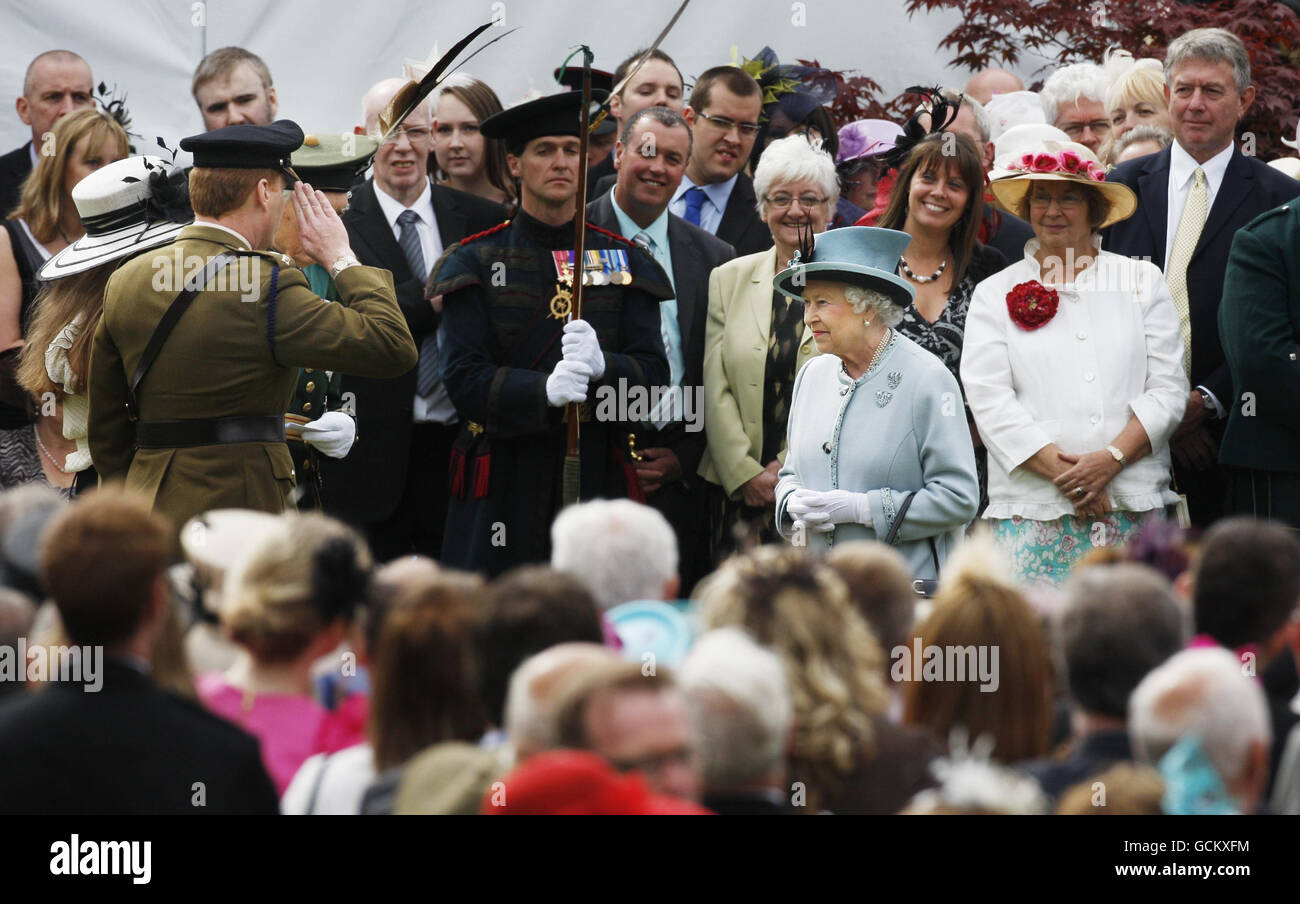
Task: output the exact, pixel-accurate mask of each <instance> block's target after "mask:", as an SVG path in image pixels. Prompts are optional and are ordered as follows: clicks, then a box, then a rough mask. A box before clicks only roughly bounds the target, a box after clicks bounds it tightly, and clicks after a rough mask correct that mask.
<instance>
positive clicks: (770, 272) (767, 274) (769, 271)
mask: <svg viewBox="0 0 1300 904" xmlns="http://www.w3.org/2000/svg"><path fill="white" fill-rule="evenodd" d="M756 261H757V262H756V263H755V264H754V269H753V270H751V271H750V272H749V291H750V292H751V293H753V295H754V303H753V304H752V305H750V310H752V311H753V313H754V322H755V323H756V324H757V325H758V332H759V335H760V336H761V337H762V340H763V348H764V349H766V348H767V343H768V342H769V341H770V340H771V338H772V277H774V276H775V275H776V271H775V270H774V269H773V268H774V267H775V266H776V251H775V249H773V250H772V251H765V252H763V253H762V254H761V255H758V256H757V258H756ZM764 286H765V287H766V288H767V291H766V292H763V287H764ZM760 296H761V297H760Z"/></svg>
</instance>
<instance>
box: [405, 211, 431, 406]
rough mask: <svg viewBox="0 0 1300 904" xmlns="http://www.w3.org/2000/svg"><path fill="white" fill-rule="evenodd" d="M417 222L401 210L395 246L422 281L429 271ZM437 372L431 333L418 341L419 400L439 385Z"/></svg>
mask: <svg viewBox="0 0 1300 904" xmlns="http://www.w3.org/2000/svg"><path fill="white" fill-rule="evenodd" d="M419 221H420V215H419V214H418V213H416V212H415V211H414V210H403V211H402V212H401V213H399V214H398V215H397V225H398V226H400V227H401V230H402V231H401V233H400V234H399V235H398V237H397V244H399V245H401V246H402V253H403V254H405V255H406V263H407V265H408V266H409V267H410V268H411V275H412V276H414V277H415V278H416V279H418V280H420V282H424V280H425V279H426V278H427V277H428V275H429V271H428V270H427V269H426V267H425V263H424V249H423V248H422V247H421V246H420V231H419V230H418V229H416V228H415V224H416V223H418V222H419ZM438 371H439V367H438V334H437V333H436V332H433V333H430V334H429V335H427V336H425V337H424V339H423V340H421V342H420V360H419V363H417V364H416V373H415V391H416V393H417V394H418V395H419V396H420V397H421V398H424V397H425V396H428V395H429V394H430V393H431V392H433V388H434V387H435V386H437V385H438V377H439V372H438Z"/></svg>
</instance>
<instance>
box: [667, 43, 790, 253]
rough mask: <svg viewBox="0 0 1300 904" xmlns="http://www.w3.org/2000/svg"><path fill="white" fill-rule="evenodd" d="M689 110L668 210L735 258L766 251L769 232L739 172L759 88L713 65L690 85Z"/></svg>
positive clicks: (749, 182)
mask: <svg viewBox="0 0 1300 904" xmlns="http://www.w3.org/2000/svg"><path fill="white" fill-rule="evenodd" d="M691 109H692V110H693V111H694V117H695V119H694V123H693V127H694V144H693V145H692V148H691V159H690V162H689V163H687V164H686V174H685V176H684V177H683V178H682V182H681V185H679V186H678V187H677V191H676V192H675V193H674V194H673V199H672V203H671V204H669V206H668V209H669V210H670V211H672V212H673V213H674V214H676V215H677V216H679V217H681V218H683V219H684V220H686V222H688V223H690V224H692V225H694V226H699V227H700V228H701V229H703V230H704V231H705V232H711V233H713V234H714V235H716V236H717V237H718V238H720V239H722V240H723V241H724V242H726V243H727V244H728V245H731V247H733V248H735V249H736V254H738V255H745V254H754V253H756V252H759V251H766V250H767V249H768V248H771V247H772V233H771V230H769V229H768V228H767V224H766V223H764V222H763V221H762V220H761V219H760V218H759V216H758V209H757V204H758V199H757V198H756V197H755V195H754V180H753V179H751V178H750V177H749V176H747V175H745V174H744V173H743V172H741V171H742V170H743V169H744V168H745V164H746V163H748V162H749V155H750V152H751V151H752V150H753V149H754V140H755V139H756V138H757V137H758V131H759V128H760V126H759V122H758V120H759V116H760V115H761V114H762V111H763V91H762V89H761V88H759V86H758V82H756V81H754V79H753V78H752V77H751V76H750V75H749V73H747V72H745V71H744V70H743V69H739V68H737V67H736V66H715V67H714V68H712V69H708V70H705V72H704V73H703V74H702V75H701V76H700V77H699V78H698V79H697V80H696V82H695V87H694V88H693V89H692V90H691Z"/></svg>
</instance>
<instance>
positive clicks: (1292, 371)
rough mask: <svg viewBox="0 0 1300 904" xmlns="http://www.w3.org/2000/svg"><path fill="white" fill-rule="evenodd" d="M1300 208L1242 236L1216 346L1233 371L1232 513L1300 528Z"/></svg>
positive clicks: (1266, 216)
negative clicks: (1299, 255) (1219, 347)
mask: <svg viewBox="0 0 1300 904" xmlns="http://www.w3.org/2000/svg"><path fill="white" fill-rule="evenodd" d="M1297 252H1300V203H1297V202H1295V201H1292V202H1291V203H1289V204H1283V205H1282V206H1281V207H1275V208H1273V209H1272V210H1270V211H1268V212H1267V213H1263V214H1261V215H1260V216H1258V217H1256V218H1255V219H1254V220H1252V221H1251V222H1250V223H1248V224H1247V225H1245V226H1243V227H1242V228H1241V229H1238V230H1237V233H1236V235H1235V236H1234V237H1233V240H1232V250H1231V252H1230V253H1229V255H1228V268H1227V271H1226V275H1225V276H1224V278H1223V301H1222V303H1221V304H1220V305H1219V341H1220V342H1221V343H1222V344H1223V354H1224V357H1225V358H1226V359H1227V361H1228V368H1229V370H1230V372H1231V373H1232V385H1233V397H1232V399H1231V402H1230V403H1229V405H1228V429H1227V431H1226V432H1225V433H1224V435H1223V444H1222V445H1221V446H1220V447H1219V461H1220V463H1222V464H1223V465H1224V467H1225V470H1226V472H1227V478H1228V479H1227V484H1228V489H1227V497H1228V498H1227V511H1228V513H1229V514H1233V515H1249V516H1251V517H1255V518H1271V519H1273V520H1275V521H1280V522H1282V523H1283V524H1285V525H1287V526H1288V527H1290V528H1291V529H1292V530H1300V406H1297V404H1296V401H1297V399H1300V267H1298V266H1297V263H1296V262H1297V257H1298V255H1297Z"/></svg>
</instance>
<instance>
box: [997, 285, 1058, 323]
mask: <svg viewBox="0 0 1300 904" xmlns="http://www.w3.org/2000/svg"><path fill="white" fill-rule="evenodd" d="M1060 302H1061V297H1060V296H1059V295H1057V294H1056V290H1055V289H1051V288H1048V287H1047V286H1045V285H1043V284H1042V283H1040V282H1038V281H1037V280H1031V281H1029V282H1022V283H1021V284H1020V285H1018V286H1016V287H1015V288H1014V289H1012V290H1011V291H1010V292H1008V293H1007V310H1008V311H1009V312H1010V313H1011V319H1012V320H1013V321H1015V324H1016V326H1018V327H1020V328H1021V329H1022V330H1036V329H1038V328H1039V327H1040V326H1042V325H1043V324H1044V323H1047V321H1049V320H1051V319H1052V318H1053V317H1055V316H1056V308H1057V306H1058V305H1059V304H1060Z"/></svg>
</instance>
